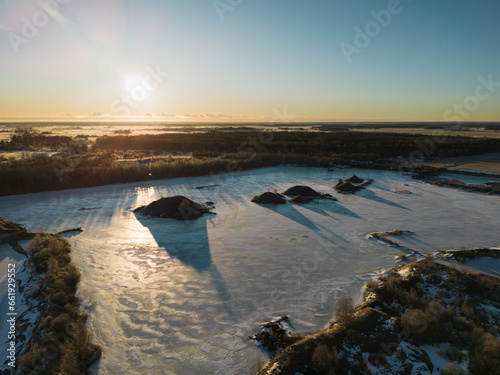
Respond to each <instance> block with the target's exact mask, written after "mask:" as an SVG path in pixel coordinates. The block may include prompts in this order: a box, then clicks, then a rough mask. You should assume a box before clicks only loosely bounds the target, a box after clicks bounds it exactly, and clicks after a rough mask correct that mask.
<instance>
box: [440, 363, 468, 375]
mask: <svg viewBox="0 0 500 375" xmlns="http://www.w3.org/2000/svg"><path fill="white" fill-rule="evenodd" d="M441 374H442V375H467V372H466V371H465V370H464V369H463V368H462V367H460V366H459V365H457V364H456V363H448V364H447V365H446V366H444V368H443V369H442V370H441Z"/></svg>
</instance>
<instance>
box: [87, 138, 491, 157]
mask: <svg viewBox="0 0 500 375" xmlns="http://www.w3.org/2000/svg"><path fill="white" fill-rule="evenodd" d="M434 140H437V141H439V143H437V142H434V141H433V138H432V137H429V136H427V135H409V134H379V133H357V132H347V133H346V132H335V133H331V132H233V133H228V132H218V131H211V132H207V133H197V134H190V135H186V134H162V135H138V136H106V137H102V138H99V139H98V140H97V142H96V147H98V148H99V149H102V150H108V151H115V150H149V151H167V152H174V151H181V152H192V153H193V156H214V155H221V154H223V153H236V152H264V151H265V152H267V153H271V154H279V155H282V154H302V155H309V156H318V157H323V156H327V157H336V156H343V155H365V157H367V158H373V157H398V156H403V157H405V156H408V155H409V154H410V153H411V152H413V151H414V150H416V149H418V147H419V146H420V145H423V146H424V147H425V148H426V149H430V148H431V146H435V150H433V152H431V153H430V154H431V155H429V156H430V157H450V156H463V155H474V154H480V153H487V152H497V151H500V140H499V139H486V138H469V137H444V136H443V137H440V138H434ZM432 143H434V144H432Z"/></svg>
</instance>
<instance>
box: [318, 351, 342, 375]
mask: <svg viewBox="0 0 500 375" xmlns="http://www.w3.org/2000/svg"><path fill="white" fill-rule="evenodd" d="M312 364H313V366H314V367H316V368H317V369H318V370H319V371H320V373H321V374H332V375H333V374H335V370H334V369H335V366H336V365H337V364H338V352H337V348H336V347H333V349H331V350H330V349H329V348H328V346H326V345H325V344H319V345H318V346H317V347H316V349H314V353H313V355H312Z"/></svg>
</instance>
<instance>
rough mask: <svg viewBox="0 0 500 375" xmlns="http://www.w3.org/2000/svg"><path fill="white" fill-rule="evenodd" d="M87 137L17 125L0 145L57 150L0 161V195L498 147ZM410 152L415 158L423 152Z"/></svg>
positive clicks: (370, 140) (330, 137)
mask: <svg viewBox="0 0 500 375" xmlns="http://www.w3.org/2000/svg"><path fill="white" fill-rule="evenodd" d="M85 142H87V143H88V140H85V139H72V138H71V137H61V136H58V137H56V136H51V135H44V134H40V133H38V132H35V131H32V130H29V129H28V130H26V129H23V130H19V131H16V133H15V134H14V135H13V136H12V139H11V140H10V141H3V142H2V143H1V144H0V148H1V149H4V150H28V151H57V152H58V153H57V154H56V155H53V156H49V155H46V154H36V155H32V156H30V157H22V158H21V159H20V160H13V159H12V160H9V159H6V158H4V159H3V161H2V162H0V195H2V196H4V195H13V194H24V193H34V192H42V191H49V190H59V189H68V188H81V187H91V186H101V185H107V184H114V183H126V182H135V181H144V180H155V179H163V178H172V177H187V176H201V175H217V174H220V173H227V172H234V171H240V170H246V169H251V168H259V167H265V166H275V165H286V164H292V165H301V166H321V167H334V166H336V165H349V166H353V167H358V168H377V169H398V168H399V167H401V163H402V162H401V160H405V162H406V160H407V159H411V157H410V156H411V155H412V154H415V152H416V153H417V154H418V155H419V157H420V159H427V160H435V159H439V158H441V157H457V156H464V155H475V154H483V153H488V152H498V151H500V139H488V138H470V137H459V136H453V137H450V136H443V137H430V136H424V135H408V134H377V133H364V132H363V133H358V132H343V131H339V132H305V131H276V132H270V131H254V130H252V131H229V132H228V131H218V130H212V131H208V132H204V133H191V134H182V133H174V134H160V135H136V136H132V135H116V136H104V137H100V138H98V139H97V140H96V141H95V143H94V144H92V145H88V144H86V143H85ZM420 159H419V160H418V161H419V162H421V161H424V160H420Z"/></svg>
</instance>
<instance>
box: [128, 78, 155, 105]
mask: <svg viewBox="0 0 500 375" xmlns="http://www.w3.org/2000/svg"><path fill="white" fill-rule="evenodd" d="M124 81H125V90H126V91H127V93H128V95H129V96H130V97H132V99H133V100H135V101H136V102H142V101H143V100H145V99H146V98H147V97H148V94H149V90H148V88H147V86H146V85H145V84H144V79H143V77H142V76H140V75H137V74H131V75H126V76H125V80H124Z"/></svg>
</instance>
